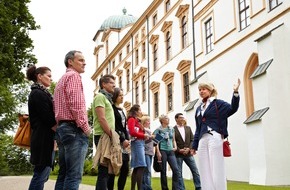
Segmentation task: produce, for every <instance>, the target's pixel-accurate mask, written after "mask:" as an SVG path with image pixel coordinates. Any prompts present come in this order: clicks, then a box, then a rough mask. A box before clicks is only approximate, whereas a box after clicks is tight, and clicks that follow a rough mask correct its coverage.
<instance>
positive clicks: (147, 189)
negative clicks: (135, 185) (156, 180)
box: [142, 154, 153, 190]
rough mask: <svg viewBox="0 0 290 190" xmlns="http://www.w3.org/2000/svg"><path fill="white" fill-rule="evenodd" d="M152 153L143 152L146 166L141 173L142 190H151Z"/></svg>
mask: <svg viewBox="0 0 290 190" xmlns="http://www.w3.org/2000/svg"><path fill="white" fill-rule="evenodd" d="M152 157H153V156H152V155H147V154H145V161H146V165H147V167H146V168H145V170H144V174H143V185H142V189H143V190H152V187H151V166H152Z"/></svg>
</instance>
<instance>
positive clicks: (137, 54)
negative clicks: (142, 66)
mask: <svg viewBox="0 0 290 190" xmlns="http://www.w3.org/2000/svg"><path fill="white" fill-rule="evenodd" d="M135 65H136V66H137V65H139V51H138V49H136V50H135Z"/></svg>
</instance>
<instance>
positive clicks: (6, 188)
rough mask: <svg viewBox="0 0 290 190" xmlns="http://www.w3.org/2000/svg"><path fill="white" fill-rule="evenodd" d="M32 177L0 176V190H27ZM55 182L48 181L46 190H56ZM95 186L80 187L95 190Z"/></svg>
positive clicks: (85, 189) (83, 189)
mask: <svg viewBox="0 0 290 190" xmlns="http://www.w3.org/2000/svg"><path fill="white" fill-rule="evenodd" d="M30 180H31V176H0V190H27V189H28V186H29V183H30ZM54 184H55V181H54V180H48V181H47V182H46V183H45V185H44V190H53V189H54ZM94 189H95V186H91V185H82V184H81V185H80V188H79V190H94Z"/></svg>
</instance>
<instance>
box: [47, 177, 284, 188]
mask: <svg viewBox="0 0 290 190" xmlns="http://www.w3.org/2000/svg"><path fill="white" fill-rule="evenodd" d="M50 179H54V180H55V179H56V176H50ZM96 179H97V176H83V179H82V184H87V185H95V184H96ZM117 181H118V178H117V177H116V179H115V187H117V185H116V183H117ZM151 183H152V189H153V190H160V189H161V187H160V178H152V181H151ZM184 184H185V188H186V189H188V190H193V189H194V186H193V182H192V181H191V180H184ZM168 186H169V189H171V178H168ZM130 187H131V177H128V178H127V182H126V186H125V189H126V190H127V189H130ZM136 188H137V187H136ZM228 190H290V186H287V187H270V186H260V185H249V184H248V183H241V182H231V181H230V182H228Z"/></svg>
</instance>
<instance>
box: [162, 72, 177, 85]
mask: <svg viewBox="0 0 290 190" xmlns="http://www.w3.org/2000/svg"><path fill="white" fill-rule="evenodd" d="M173 77H174V73H173V72H166V73H164V75H163V77H162V81H163V82H165V83H169V82H172V81H173Z"/></svg>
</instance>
